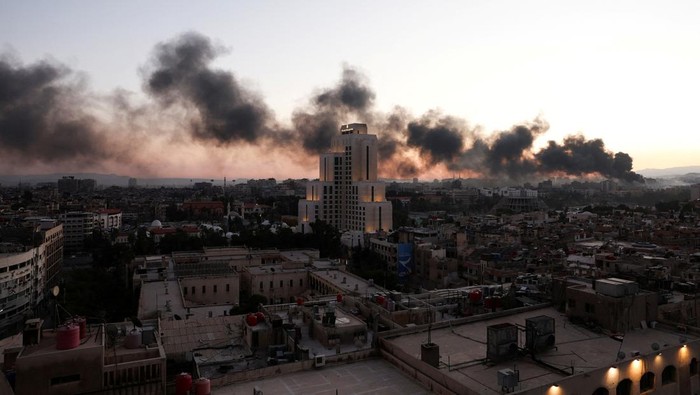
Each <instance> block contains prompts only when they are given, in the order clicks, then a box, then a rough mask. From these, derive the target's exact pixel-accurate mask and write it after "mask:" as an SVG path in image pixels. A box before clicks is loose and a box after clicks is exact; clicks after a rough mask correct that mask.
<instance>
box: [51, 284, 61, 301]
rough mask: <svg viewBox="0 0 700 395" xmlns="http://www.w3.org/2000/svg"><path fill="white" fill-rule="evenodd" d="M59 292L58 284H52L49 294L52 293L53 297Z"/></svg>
mask: <svg viewBox="0 0 700 395" xmlns="http://www.w3.org/2000/svg"><path fill="white" fill-rule="evenodd" d="M60 292H61V288H60V287H59V286H58V285H54V286H53V288H51V295H53V297H54V298H55V297H57V296H58V294H59V293H60Z"/></svg>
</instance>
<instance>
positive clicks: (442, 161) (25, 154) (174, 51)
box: [0, 33, 643, 182]
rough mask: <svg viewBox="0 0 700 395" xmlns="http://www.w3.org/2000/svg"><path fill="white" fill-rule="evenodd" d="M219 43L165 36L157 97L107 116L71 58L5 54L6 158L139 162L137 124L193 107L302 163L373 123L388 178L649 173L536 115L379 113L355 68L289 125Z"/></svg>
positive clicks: (219, 138)
mask: <svg viewBox="0 0 700 395" xmlns="http://www.w3.org/2000/svg"><path fill="white" fill-rule="evenodd" d="M222 52H223V50H222V49H221V48H219V47H217V46H216V45H214V44H213V43H212V41H211V40H210V39H209V38H207V37H205V36H203V35H200V34H198V33H186V34H183V35H180V36H178V37H175V38H174V39H172V40H170V41H166V42H163V43H160V44H158V45H156V47H155V48H154V50H153V54H152V56H151V58H150V60H149V61H148V63H147V65H146V66H145V67H144V77H145V78H144V81H143V88H144V90H145V92H147V93H148V94H149V95H150V96H151V97H152V98H154V99H155V100H154V101H153V102H151V103H148V104H146V105H143V106H133V105H132V104H131V102H130V101H129V99H128V97H129V96H128V93H127V92H121V93H119V94H117V95H114V96H113V97H112V100H111V102H108V103H107V105H106V106H105V105H104V101H102V102H101V103H100V104H101V105H103V108H102V109H103V110H104V109H105V107H106V111H105V112H107V113H110V115H111V116H112V121H111V122H110V123H109V124H107V123H105V121H98V119H105V118H104V117H101V118H99V117H96V116H94V115H91V113H90V111H89V110H90V109H91V108H92V106H91V105H92V104H93V103H91V101H92V100H94V96H92V95H90V94H89V93H87V92H85V89H84V87H83V84H82V82H83V81H82V80H81V79H80V78H78V77H79V76H77V75H76V73H73V72H72V71H71V70H70V69H68V68H67V67H65V66H62V65H59V64H56V63H54V62H49V61H43V62H38V63H36V64H32V65H28V66H24V65H21V64H19V63H18V62H14V61H12V60H11V59H10V58H9V57H8V56H4V57H3V56H0V155H1V156H0V157H1V158H2V159H3V162H2V163H0V164H7V163H12V164H14V163H40V164H44V165H52V164H56V163H71V164H77V165H97V166H99V165H100V164H101V163H103V162H105V161H109V160H113V161H115V162H117V161H116V160H117V159H118V160H119V161H121V162H126V163H129V164H131V163H136V164H137V165H138V163H139V160H140V159H139V158H141V157H145V156H147V155H144V153H145V152H146V151H145V150H139V149H133V150H130V149H129V148H134V147H130V146H131V145H134V144H136V143H134V141H139V140H138V139H137V138H135V137H136V136H137V132H129V131H128V130H134V129H139V132H138V133H142V134H141V135H140V136H141V137H143V138H149V137H151V136H149V134H148V132H150V131H151V130H152V128H151V127H150V126H151V125H159V124H158V122H157V121H158V120H159V119H160V118H159V116H162V114H163V113H165V114H169V113H168V110H170V109H172V110H175V111H177V112H178V114H184V116H185V117H186V121H187V126H186V129H187V130H186V132H188V133H189V136H191V137H192V138H194V139H196V140H198V141H200V142H202V143H203V144H213V145H217V146H227V147H229V146H231V147H235V146H236V145H238V144H249V145H255V146H259V147H261V149H268V150H269V149H274V148H275V147H280V148H282V149H281V150H280V151H278V152H281V153H284V154H287V155H289V156H290V157H294V158H299V157H301V158H302V159H301V160H302V161H304V160H306V161H308V160H315V158H316V155H317V154H319V153H322V152H326V151H327V150H328V149H329V148H330V143H331V139H332V138H333V136H335V135H337V134H338V133H339V126H340V125H341V124H344V123H351V122H365V123H367V124H368V126H369V129H370V132H371V133H376V134H377V135H378V143H379V146H378V149H379V154H380V160H379V162H380V166H381V167H380V171H381V174H382V175H383V176H385V177H386V176H391V177H396V176H399V177H404V178H407V177H416V176H421V175H424V174H425V173H427V172H430V171H431V170H433V169H435V168H436V167H440V168H444V169H446V170H448V171H452V172H461V171H464V170H467V171H469V172H470V173H471V174H474V175H481V176H484V177H499V178H507V179H512V180H521V179H532V178H535V177H538V176H549V175H551V174H557V175H571V176H587V175H591V174H598V175H601V176H604V177H610V178H617V179H621V180H626V181H635V182H636V181H643V178H642V177H641V176H640V175H638V174H636V173H634V172H633V171H632V158H631V157H630V156H629V155H628V154H626V153H624V152H618V153H616V154H613V153H612V152H610V151H608V150H607V149H606V148H605V145H604V143H603V141H602V140H600V139H593V140H586V139H585V138H584V137H582V136H570V137H567V138H566V139H565V140H564V141H563V142H562V143H557V142H554V141H550V142H549V144H548V145H547V146H546V147H544V148H543V149H540V150H535V149H534V148H533V146H534V142H535V140H536V139H537V138H538V137H540V136H541V135H543V134H544V133H545V132H546V131H547V130H548V125H547V123H546V122H545V121H543V120H542V119H539V118H538V119H535V120H534V121H532V122H529V123H523V124H520V125H516V126H514V127H513V128H511V129H509V130H506V131H501V132H497V133H495V134H493V135H484V134H483V133H482V131H481V130H480V129H479V128H475V127H472V126H470V125H469V124H468V123H467V122H466V121H464V120H461V119H459V118H456V117H451V116H447V115H442V114H440V113H439V112H436V111H430V112H428V113H427V114H425V115H423V116H421V117H415V116H413V115H412V114H410V113H409V112H408V111H407V110H404V109H402V108H400V107H396V108H394V109H393V110H392V111H391V112H390V113H388V114H384V113H380V112H377V111H375V110H374V109H373V106H374V100H375V93H374V91H373V90H372V89H371V87H370V86H369V83H368V82H367V79H366V78H365V77H364V76H363V75H362V74H361V73H360V72H358V71H357V70H355V69H353V68H351V67H348V66H346V67H344V69H343V72H342V76H341V79H340V81H339V82H338V83H337V84H336V85H335V86H332V87H330V88H326V89H321V90H319V91H317V92H315V93H314V94H313V95H311V97H310V100H309V103H308V105H307V106H305V107H303V108H300V109H297V110H295V111H294V112H293V114H292V127H291V128H284V127H280V126H279V125H278V124H277V122H276V121H275V119H274V117H273V115H272V112H271V111H270V110H269V109H268V107H267V106H266V105H265V103H264V102H263V100H262V98H260V97H258V96H257V95H255V94H253V93H251V92H250V91H248V90H247V89H245V88H244V87H242V86H241V84H240V83H239V81H238V80H237V79H236V78H235V76H234V75H233V74H232V73H231V72H229V71H224V70H216V69H213V68H212V66H211V64H212V62H213V61H214V60H215V58H216V57H217V56H219V55H220V54H221V53H222ZM153 108H157V109H159V110H161V111H157V112H154V111H152V109H153ZM103 115H104V114H103ZM173 123H175V124H177V122H173ZM167 126H171V124H168V125H167ZM167 126H166V127H167ZM123 129H126V130H123ZM162 129H165V128H162ZM159 130H160V129H159ZM115 132H120V133H115ZM165 140H167V138H166V139H165ZM129 141H131V143H129ZM159 141H160V140H159ZM281 142H284V144H282V143H281ZM144 144H145V142H144ZM295 144H296V145H295ZM135 148H141V147H135ZM300 153H301V154H304V155H299V154H300ZM157 161H158V158H150V157H149V158H147V159H145V162H146V163H148V162H153V163H155V162H157Z"/></svg>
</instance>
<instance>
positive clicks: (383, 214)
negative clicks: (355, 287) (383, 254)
mask: <svg viewBox="0 0 700 395" xmlns="http://www.w3.org/2000/svg"><path fill="white" fill-rule="evenodd" d="M391 214H392V210H391V202H388V201H387V200H386V197H385V185H384V182H381V181H377V136H376V135H374V134H368V133H367V125H365V124H362V123H351V124H349V125H343V126H341V127H340V134H339V135H336V136H334V137H333V139H332V140H331V150H330V152H327V153H324V154H321V156H320V160H319V179H318V181H311V182H309V183H307V185H306V199H303V200H300V201H299V230H300V231H301V232H303V233H310V232H311V231H312V229H311V226H310V224H311V223H313V222H316V221H318V220H322V221H324V222H326V223H328V224H330V225H333V226H334V227H336V228H337V229H338V230H340V231H362V232H365V233H374V232H377V231H379V230H390V229H391V228H392V216H391Z"/></svg>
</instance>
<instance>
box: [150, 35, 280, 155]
mask: <svg viewBox="0 0 700 395" xmlns="http://www.w3.org/2000/svg"><path fill="white" fill-rule="evenodd" d="M220 54H221V50H220V49H218V48H216V47H215V46H214V45H213V44H212V42H211V40H210V39H209V38H207V37H205V36H203V35H201V34H198V33H186V34H183V35H181V36H179V37H177V38H176V39H174V40H171V41H168V42H165V43H161V44H158V45H157V46H156V48H155V51H154V53H153V57H152V59H151V63H150V65H149V67H147V69H149V70H151V71H150V73H149V75H148V76H147V81H146V83H145V90H146V91H147V92H148V93H150V94H151V95H152V96H153V97H155V98H156V99H157V100H158V101H159V102H160V103H161V104H162V105H163V106H165V107H168V106H171V105H172V104H174V103H179V104H181V105H184V106H185V107H193V108H194V109H195V110H197V112H198V116H195V117H193V118H192V119H191V132H192V136H193V137H195V138H198V139H202V140H210V141H214V142H216V143H218V144H224V145H225V144H229V143H237V142H248V143H255V142H257V141H258V139H260V138H261V137H263V136H264V135H265V134H266V132H267V130H266V123H267V121H268V117H269V111H268V109H267V107H266V106H265V105H264V104H263V103H262V101H261V100H260V99H259V98H257V97H256V96H255V95H253V94H252V93H250V92H248V91H246V90H245V89H244V88H243V87H241V86H240V84H239V83H238V81H237V80H236V78H235V77H234V76H233V74H232V73H230V72H228V71H223V70H213V69H211V67H210V63H211V62H212V61H213V60H214V59H215V58H216V57H217V56H218V55H220Z"/></svg>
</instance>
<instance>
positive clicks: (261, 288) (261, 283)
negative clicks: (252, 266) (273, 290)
mask: <svg viewBox="0 0 700 395" xmlns="http://www.w3.org/2000/svg"><path fill="white" fill-rule="evenodd" d="M260 290H261V291H262V290H263V282H262V281H260Z"/></svg>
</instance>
